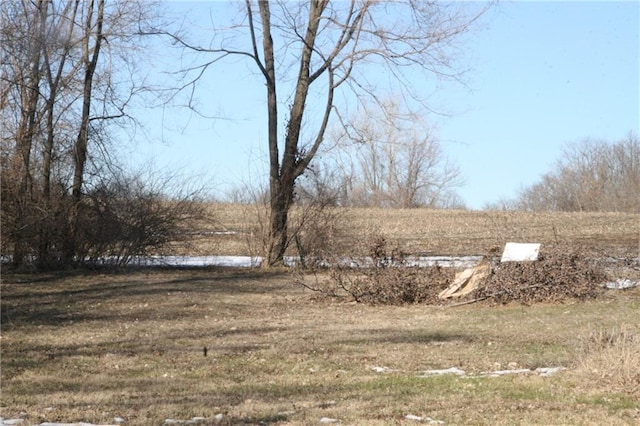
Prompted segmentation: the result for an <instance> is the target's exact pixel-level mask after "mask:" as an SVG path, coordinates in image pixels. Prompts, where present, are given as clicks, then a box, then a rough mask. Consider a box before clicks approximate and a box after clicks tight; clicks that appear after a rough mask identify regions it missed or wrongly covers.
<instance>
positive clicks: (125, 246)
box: [76, 174, 205, 266]
mask: <svg viewBox="0 0 640 426" xmlns="http://www.w3.org/2000/svg"><path fill="white" fill-rule="evenodd" d="M170 182H171V178H164V179H160V178H156V179H154V178H152V177H143V176H142V175H139V174H138V175H129V176H127V175H119V176H115V177H113V178H112V179H111V180H109V181H105V182H100V183H99V184H97V185H96V186H95V187H94V188H92V190H91V191H89V192H88V193H87V195H86V197H85V199H84V202H83V204H82V206H81V209H80V211H81V214H80V227H79V229H80V231H81V233H80V235H79V236H78V241H77V245H76V247H77V254H76V256H77V259H78V260H79V261H80V262H81V263H83V262H85V263H89V264H96V263H103V264H104V263H106V264H113V265H118V266H122V265H126V264H128V263H130V262H131V261H132V260H133V259H134V258H135V257H137V256H149V255H158V254H168V253H169V250H170V249H171V247H172V245H173V243H176V242H178V241H187V240H188V238H189V235H190V232H191V231H192V230H193V228H194V226H195V225H194V224H195V222H196V221H197V220H201V219H202V218H203V217H204V215H205V213H204V209H203V207H202V204H200V203H197V202H196V201H195V200H194V197H193V194H180V193H179V192H178V193H175V192H174V193H173V194H171V195H168V194H167V193H168V192H173V191H168V189H170Z"/></svg>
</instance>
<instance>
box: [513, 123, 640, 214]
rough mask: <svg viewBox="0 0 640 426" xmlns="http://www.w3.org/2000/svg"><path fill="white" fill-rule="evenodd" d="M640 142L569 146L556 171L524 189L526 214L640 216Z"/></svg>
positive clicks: (630, 138) (634, 137)
mask: <svg viewBox="0 0 640 426" xmlns="http://www.w3.org/2000/svg"><path fill="white" fill-rule="evenodd" d="M638 194H640V139H639V138H638V135H636V134H634V133H630V134H628V135H627V136H626V137H625V138H624V139H621V140H619V141H618V142H615V143H607V142H606V141H602V140H593V139H583V140H581V141H579V142H577V143H573V144H569V145H567V146H566V147H565V149H564V151H563V155H562V158H561V159H559V160H558V161H557V162H556V165H555V166H554V168H553V170H551V171H549V172H547V173H546V174H544V175H543V176H542V178H541V179H540V181H539V182H537V183H535V184H533V185H531V186H529V187H527V188H524V189H523V190H522V191H521V192H520V194H519V196H518V201H517V203H516V205H517V207H519V208H522V209H526V210H534V211H537V210H558V211H622V212H640V196H638Z"/></svg>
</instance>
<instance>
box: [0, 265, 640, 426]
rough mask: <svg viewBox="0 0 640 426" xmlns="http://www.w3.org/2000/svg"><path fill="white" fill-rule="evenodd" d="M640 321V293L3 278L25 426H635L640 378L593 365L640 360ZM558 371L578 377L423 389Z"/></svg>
mask: <svg viewBox="0 0 640 426" xmlns="http://www.w3.org/2000/svg"><path fill="white" fill-rule="evenodd" d="M639 309H640V290H637V289H636V290H633V291H625V292H610V293H607V296H606V297H604V298H601V299H598V300H595V301H589V302H583V303H576V304H564V305H560V304H557V305H546V304H541V305H534V306H530V307H525V306H521V305H506V306H497V307H496V306H478V305H472V306H463V307H459V308H455V309H454V308H442V307H435V306H423V305H411V306H393V307H392V306H368V305H361V304H353V303H344V302H327V301H322V302H319V301H317V300H316V299H315V298H314V297H313V295H312V294H310V293H309V292H307V291H305V290H304V289H302V288H301V287H299V286H296V285H295V284H294V279H293V278H292V277H291V276H290V275H289V274H286V273H283V272H277V271H276V272H268V273H267V272H264V271H249V270H233V271H232V270H184V271H166V270H165V271H162V270H160V271H138V272H130V273H126V274H125V273H122V274H110V275H105V274H97V273H95V274H85V275H78V274H75V275H69V274H51V275H7V274H5V276H3V283H2V340H1V342H2V376H1V379H2V411H1V413H0V416H2V417H5V418H6V417H22V418H25V419H26V424H39V423H40V422H43V421H66V422H71V421H88V422H93V423H111V422H112V421H113V418H114V417H115V416H118V417H123V418H124V419H126V421H127V422H126V424H129V425H160V424H162V423H163V421H164V419H166V418H173V419H190V418H192V417H194V416H203V417H206V418H207V419H209V421H211V419H213V418H214V416H215V415H217V414H220V413H223V414H224V418H223V423H225V424H290V425H304V424H318V423H319V420H320V419H321V418H322V417H329V418H336V419H339V420H340V422H341V424H371V425H386V424H414V422H413V421H409V420H406V419H405V418H404V417H405V416H406V415H407V414H414V415H417V416H422V417H431V418H433V419H437V420H441V421H444V422H445V423H446V424H557V423H563V424H613V425H615V424H630V423H633V422H637V421H638V420H639V418H640V417H639V416H640V403H639V401H640V394H639V393H638V388H637V387H635V388H634V387H632V386H628V383H629V382H627V381H625V380H631V381H632V382H631V383H633V381H634V380H637V376H627V375H626V374H627V373H625V372H624V371H627V370H624V371H621V370H618V369H609V370H607V373H606V377H607V380H602V377H603V374H598V373H594V372H593V371H592V370H593V369H594V368H596V369H598V371H602V370H600V369H601V368H602V366H606V365H607V363H609V362H615V361H616V359H617V358H616V356H617V355H622V354H626V353H627V349H623V351H618V350H617V348H618V343H617V342H627V341H633V342H635V343H632V344H631V346H629V350H630V351H631V352H630V355H629V358H628V359H629V361H630V362H632V363H636V362H637V359H638V358H637V349H638V346H637V339H636V338H637V336H638V335H639V333H640V329H639V328H638V324H637V323H636V322H635V320H634V318H636V316H637V313H638V311H639ZM623 324H626V325H625V328H624V332H619V331H616V330H620V327H622V325H623ZM596 325H597V330H605V331H604V332H602V333H601V334H596V333H595V332H594V328H595V327H596ZM598 336H600V337H598ZM606 336H613V337H611V339H608V340H607V338H606ZM616 336H617V337H616ZM620 336H635V337H629V338H628V339H627V337H624V338H623V337H620ZM634 339H635V340H634ZM589 342H591V343H589ZM625 345H626V343H625ZM205 346H206V347H207V349H208V350H207V356H206V357H205V356H204V353H203V348H204V347H205ZM599 348H603V349H599ZM624 348H627V346H624ZM609 350H612V352H610V353H609V352H607V351H609ZM605 352H606V353H605ZM616 354H617V355H616ZM600 357H602V359H603V361H600V360H598V359H597V358H600ZM625 365H627V367H628V366H629V365H633V364H625ZM635 365H636V366H637V364H635ZM553 366H564V367H567V368H568V370H567V371H564V372H560V373H558V374H557V375H554V376H551V377H539V376H535V375H526V376H506V377H498V378H476V379H470V378H463V377H453V376H443V377H433V378H419V377H417V376H418V375H419V373H420V372H422V371H424V370H427V369H439V368H449V367H457V368H461V369H463V370H465V371H467V372H468V373H469V374H475V373H479V372H483V371H492V370H497V369H505V368H532V369H533V368H536V367H553ZM594 366H595V367H594ZM373 367H388V368H389V369H390V371H388V372H386V373H377V372H375V371H374V370H373ZM622 384H624V386H620V385H622Z"/></svg>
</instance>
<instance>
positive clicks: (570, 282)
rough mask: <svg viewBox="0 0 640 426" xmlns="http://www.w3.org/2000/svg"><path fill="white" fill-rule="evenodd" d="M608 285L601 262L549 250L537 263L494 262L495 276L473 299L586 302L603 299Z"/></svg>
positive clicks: (567, 249) (563, 249) (566, 250)
mask: <svg viewBox="0 0 640 426" xmlns="http://www.w3.org/2000/svg"><path fill="white" fill-rule="evenodd" d="M606 281H607V276H606V273H605V270H604V268H603V267H602V265H601V264H600V262H599V261H598V260H597V259H595V258H591V257H588V256H587V255H586V254H584V253H583V252H581V251H580V250H573V249H571V248H570V247H565V246H557V247H549V248H546V249H545V250H543V251H542V252H541V254H540V257H539V258H538V260H537V261H534V262H503V263H499V261H492V268H491V274H489V276H488V277H487V278H486V279H485V280H483V282H482V283H480V284H479V285H478V286H477V288H476V290H475V291H474V292H473V293H472V294H470V295H469V299H472V300H477V301H480V300H488V301H490V302H494V303H507V302H512V301H513V302H519V303H524V304H531V303H542V302H544V303H557V302H564V301H567V300H571V299H578V300H586V299H593V298H596V297H598V296H600V295H601V294H602V293H603V292H604V289H603V286H602V285H603V283H604V282H606Z"/></svg>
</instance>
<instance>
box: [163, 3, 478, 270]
mask: <svg viewBox="0 0 640 426" xmlns="http://www.w3.org/2000/svg"><path fill="white" fill-rule="evenodd" d="M487 8H488V5H487V4H483V5H480V6H478V5H468V4H464V3H449V2H447V3H445V2H435V1H429V2H427V1H425V2H422V1H412V0H407V1H395V2H380V1H373V0H350V1H339V2H338V1H336V2H331V1H329V0H311V1H305V2H289V1H251V0H246V1H245V7H244V9H245V13H244V14H243V21H242V22H241V23H240V24H238V25H235V26H233V27H232V28H229V29H228V30H229V31H230V32H232V33H229V34H228V36H226V35H225V31H224V30H222V29H216V28H214V29H213V31H214V37H213V39H212V41H211V43H210V44H209V45H207V46H202V45H198V44H195V43H192V42H190V41H188V40H187V39H186V38H184V37H181V36H179V35H176V34H169V35H170V36H171V37H172V38H173V41H174V42H176V43H178V44H180V45H182V46H183V47H185V48H186V49H189V50H191V51H193V52H197V53H198V54H199V55H202V54H209V55H213V58H212V59H211V60H206V61H205V62H204V63H202V64H201V65H200V66H195V67H191V68H189V69H188V70H185V71H187V72H192V73H194V74H193V78H192V79H191V80H190V84H188V85H187V86H190V87H191V89H192V90H193V88H194V86H195V85H196V84H197V81H198V79H199V78H200V77H201V76H202V74H203V73H204V72H205V71H206V70H207V69H208V68H209V67H210V66H211V65H212V64H214V63H215V62H217V61H219V60H221V59H224V58H226V57H229V56H236V57H237V56H239V57H242V58H246V59H248V60H249V61H251V63H253V65H255V67H256V69H257V71H258V72H259V75H260V76H261V77H262V79H263V80H264V83H265V87H266V96H267V102H266V116H267V123H268V124H267V129H268V137H267V140H268V148H269V149H268V152H269V190H270V197H269V198H270V226H269V235H268V238H267V241H268V243H267V253H266V254H267V262H266V264H268V265H274V264H277V263H280V262H281V261H282V258H283V255H284V253H285V250H286V249H287V246H288V245H289V242H290V241H291V238H292V236H291V235H290V233H289V231H288V227H287V223H288V213H289V209H290V207H291V205H292V203H293V201H294V193H295V191H294V189H295V184H296V179H297V178H298V177H300V176H301V175H302V174H303V173H304V172H305V170H306V169H307V167H308V166H309V164H310V163H311V161H312V160H313V158H314V157H315V156H316V154H317V153H318V150H319V148H320V146H321V145H322V144H323V141H324V140H325V132H326V130H327V126H328V124H329V122H330V119H331V118H332V116H335V115H337V114H339V113H340V107H342V106H343V104H344V103H346V102H347V99H352V100H356V101H360V100H363V99H364V98H373V99H377V95H379V91H380V89H379V88H378V87H377V82H376V81H375V77H374V78H371V77H368V76H367V71H371V72H372V75H384V76H385V78H389V76H390V78H391V79H392V80H394V81H395V84H396V85H397V86H398V87H399V88H400V89H401V90H403V91H404V94H405V95H407V96H409V97H411V98H412V99H414V100H419V101H424V99H423V97H422V96H421V94H420V93H418V92H417V91H416V90H414V89H415V88H414V86H413V84H412V81H411V78H413V77H410V72H413V71H424V72H426V73H427V74H428V75H430V76H434V75H435V76H438V77H441V76H449V77H452V76H453V77H455V76H456V74H457V73H456V71H455V70H454V61H453V60H452V52H453V51H452V50H450V49H449V48H450V47H452V46H453V44H454V42H456V41H457V40H458V39H460V36H462V35H463V34H465V33H466V32H467V31H468V30H469V28H470V25H471V24H472V23H473V22H475V21H476V20H477V19H478V17H479V16H480V15H482V14H483V13H484V12H485V11H486V10H487ZM238 32H240V33H242V34H245V35H246V36H245V38H244V39H243V40H240V39H238V38H237V37H236V35H237V34H238ZM380 71H382V72H383V73H384V74H376V73H379V72H380ZM413 76H414V77H415V74H414V75H413ZM423 76H424V74H423ZM291 82H293V83H291ZM287 92H288V93H287ZM283 95H284V96H283ZM353 95H355V96H353ZM279 99H286V103H285V104H284V105H283V104H282V103H281V101H280V100H279ZM339 100H340V102H338V101H339ZM310 108H313V111H314V113H313V114H310V113H309V112H308V110H309V109H310ZM283 109H284V112H283V111H282V110H283ZM279 131H283V132H284V134H283V135H282V136H281V135H280V134H279Z"/></svg>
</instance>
